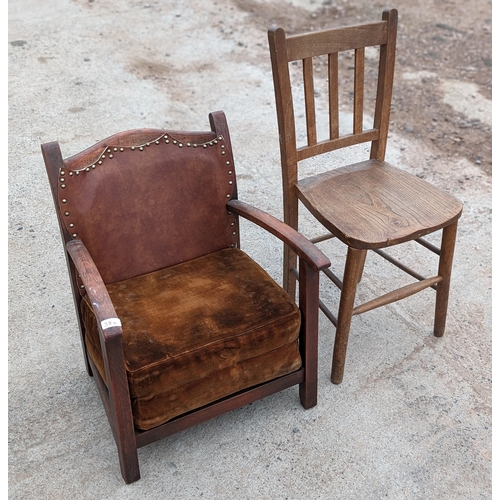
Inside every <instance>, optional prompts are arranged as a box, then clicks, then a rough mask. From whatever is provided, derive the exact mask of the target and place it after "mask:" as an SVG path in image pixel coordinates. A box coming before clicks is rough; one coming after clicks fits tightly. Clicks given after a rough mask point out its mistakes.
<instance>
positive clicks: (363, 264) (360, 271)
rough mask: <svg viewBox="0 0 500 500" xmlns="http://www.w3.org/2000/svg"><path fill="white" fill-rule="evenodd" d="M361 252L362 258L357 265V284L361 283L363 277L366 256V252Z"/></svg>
mask: <svg viewBox="0 0 500 500" xmlns="http://www.w3.org/2000/svg"><path fill="white" fill-rule="evenodd" d="M361 251H362V252H363V256H362V258H361V262H360V264H359V274H358V283H359V282H360V281H361V278H362V277H363V270H364V268H365V261H366V254H367V253H368V250H361Z"/></svg>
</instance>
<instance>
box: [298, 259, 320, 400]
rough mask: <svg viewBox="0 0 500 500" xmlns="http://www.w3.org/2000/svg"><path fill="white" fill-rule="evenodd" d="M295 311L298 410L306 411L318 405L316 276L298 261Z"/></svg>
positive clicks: (317, 300)
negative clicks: (298, 315)
mask: <svg viewBox="0 0 500 500" xmlns="http://www.w3.org/2000/svg"><path fill="white" fill-rule="evenodd" d="M299 308H300V312H301V315H302V322H301V327H300V328H301V331H300V344H299V346H300V354H301V356H302V363H303V365H304V372H305V375H304V381H303V382H302V383H301V384H300V386H299V395H300V402H301V404H302V406H303V407H304V408H306V409H307V408H312V407H313V406H316V404H317V402H318V319H319V318H318V316H319V272H318V271H315V270H314V269H312V268H311V267H310V266H308V265H307V264H306V263H305V262H304V261H303V260H302V259H300V261H299Z"/></svg>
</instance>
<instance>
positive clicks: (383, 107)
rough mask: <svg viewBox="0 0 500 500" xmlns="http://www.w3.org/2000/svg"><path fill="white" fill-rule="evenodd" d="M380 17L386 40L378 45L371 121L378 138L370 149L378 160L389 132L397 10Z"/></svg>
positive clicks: (384, 148) (383, 155) (383, 153)
mask: <svg viewBox="0 0 500 500" xmlns="http://www.w3.org/2000/svg"><path fill="white" fill-rule="evenodd" d="M382 19H383V20H384V21H386V23H387V40H386V43H385V44H383V45H381V46H380V61H379V74H378V86H377V98H376V105H375V116H374V123H373V128H374V129H377V130H378V131H379V138H378V140H375V141H373V142H372V147H371V151H370V158H371V159H373V160H380V161H384V159H385V151H386V146H387V136H388V133H389V118H390V114H391V101H392V86H393V82H394V65H395V61H396V37H397V26H398V12H397V10H396V9H391V10H388V9H387V10H384V12H383V14H382Z"/></svg>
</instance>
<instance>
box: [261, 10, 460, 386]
mask: <svg viewBox="0 0 500 500" xmlns="http://www.w3.org/2000/svg"><path fill="white" fill-rule="evenodd" d="M397 17H398V15H397V11H396V10H394V9H392V10H386V11H384V13H383V16H382V21H380V22H375V23H367V24H361V25H356V26H349V27H341V28H337V29H329V30H323V31H318V32H312V33H305V34H299V35H290V36H287V35H286V34H285V32H284V30H283V29H281V28H276V29H272V30H269V33H268V34H269V45H270V53H271V64H272V71H273V78H274V88H275V97H276V108H277V116H278V128H279V134H280V151H281V168H282V179H283V200H284V220H285V222H286V223H287V224H289V225H290V226H291V227H293V228H295V229H298V227H299V200H300V202H301V203H302V204H303V205H304V206H305V207H306V208H307V209H308V210H309V211H310V212H311V213H312V214H313V215H314V217H315V218H316V219H317V220H318V221H319V222H320V223H321V224H322V225H323V226H324V228H326V229H327V230H328V233H325V234H324V235H321V236H318V237H316V238H312V239H311V241H312V242H314V243H319V242H321V241H326V240H328V239H330V238H334V237H335V238H338V239H339V240H340V241H341V242H343V243H344V244H345V245H347V257H346V262H345V269H344V275H343V278H342V279H340V278H338V277H337V276H336V275H335V274H334V273H333V272H332V271H331V270H330V269H325V271H324V272H325V274H326V275H327V276H328V277H329V278H330V279H331V280H332V282H333V283H335V285H337V287H338V288H340V289H341V294H340V302H339V310H338V315H337V316H335V315H334V314H333V313H332V312H331V311H330V310H329V308H328V307H327V306H326V305H325V304H324V303H323V302H322V301H320V308H321V309H322V311H323V312H324V313H325V314H326V315H327V316H328V318H329V319H330V320H331V321H332V322H333V323H334V325H336V336H335V346H334V352H333V360H332V377H331V378H332V382H334V383H337V384H338V383H340V382H341V381H342V378H343V374H344V366H345V359H346V350H347V342H348V336H349V330H350V326H351V320H352V316H353V315H356V314H360V313H362V312H366V311H369V310H372V309H374V308H376V307H380V306H382V305H386V304H389V303H391V302H394V301H396V300H400V299H403V298H405V297H408V296H410V295H413V294H415V293H417V292H420V291H422V290H423V289H426V288H429V287H432V288H434V289H436V291H437V294H436V308H435V319H434V334H435V335H436V336H438V337H440V336H442V335H443V333H444V330H445V323H446V314H447V306H448V295H449V287H450V277H451V268H452V260H453V253H454V247H455V239H456V232H457V221H458V219H459V218H460V216H461V213H462V204H461V203H460V202H459V201H458V200H457V199H456V198H455V197H453V196H452V195H450V194H448V193H446V192H444V191H443V190H441V189H438V188H436V187H435V186H433V185H431V184H430V183H428V182H426V181H424V180H423V179H420V178H418V177H416V176H414V175H412V174H410V173H408V172H406V171H404V170H402V169H400V168H397V167H395V166H392V165H390V164H389V163H387V162H386V161H385V152H386V144H387V137H388V128H389V115H390V108H391V97H392V86H393V76H394V63H395V52H396V29H397ZM373 47H377V48H378V49H379V65H378V83H377V91H376V99H374V108H373V127H371V128H366V127H365V123H364V117H365V108H366V107H367V103H366V99H365V49H367V48H373ZM346 51H348V52H349V53H351V54H353V56H354V57H353V61H354V65H353V68H352V69H353V112H352V131H351V133H347V134H344V135H342V134H341V132H340V131H341V127H340V124H339V116H340V113H339V100H340V98H339V95H340V93H339V82H340V80H341V79H340V78H339V53H343V52H346ZM321 57H324V58H325V62H326V65H327V75H328V83H327V92H328V109H327V111H326V112H327V114H328V117H329V120H328V122H329V127H328V137H327V138H326V139H323V140H318V132H317V117H316V113H317V103H316V99H315V78H314V75H315V69H314V68H315V67H316V66H317V65H319V64H320V63H321ZM297 61H300V62H301V63H302V81H301V82H300V83H301V85H303V94H302V95H303V101H304V106H305V130H306V135H307V144H306V145H299V141H298V137H297V130H298V125H297V123H296V111H295V106H296V105H297V102H298V99H297V95H299V94H300V92H296V91H295V90H294V89H295V87H296V85H295V86H294V85H293V84H294V83H296V82H295V80H294V79H292V77H291V71H290V65H291V64H297ZM294 99H295V101H294ZM364 142H371V150H370V157H369V159H367V160H364V161H360V162H358V163H354V164H349V165H345V166H341V167H338V168H334V169H332V167H331V166H329V164H328V161H327V160H325V161H324V162H323V164H322V167H323V171H322V172H320V173H318V174H314V175H312V176H305V177H304V176H300V175H299V172H300V166H301V164H302V163H303V162H304V161H305V160H307V159H309V158H314V157H320V156H321V155H324V154H325V153H329V152H332V151H335V150H338V149H341V148H346V147H350V146H354V145H357V144H361V143H364ZM439 230H442V240H441V241H442V243H441V247H440V248H438V247H436V246H435V245H432V244H431V243H429V242H428V241H426V240H423V239H422V236H425V235H428V234H431V233H434V232H436V231H439ZM408 241H416V242H417V243H420V244H421V245H423V246H424V247H425V248H427V249H429V250H430V251H432V252H433V253H435V254H437V255H438V256H439V264H438V266H437V267H438V270H437V274H436V275H435V276H430V277H425V276H423V275H421V274H420V273H418V272H416V271H414V270H412V269H410V268H409V267H408V266H407V265H405V264H403V263H402V262H399V261H397V260H396V259H394V258H393V257H391V256H390V255H389V254H388V253H386V252H385V251H383V250H382V249H384V248H386V247H391V246H394V245H398V244H401V243H405V242H408ZM368 250H373V251H374V252H376V253H377V254H379V255H380V256H382V257H383V258H385V259H386V260H388V261H389V262H391V263H392V264H395V265H396V266H397V267H399V268H400V269H402V270H403V271H405V272H406V273H408V274H410V275H411V276H412V277H414V278H416V279H417V281H416V282H414V283H410V284H407V285H405V286H403V287H401V288H399V289H397V290H392V291H388V292H387V293H386V294H384V295H383V296H381V297H376V298H374V299H373V300H370V301H368V302H366V303H364V304H359V305H357V306H355V296H356V289H357V285H358V281H359V280H360V279H361V276H362V272H363V267H364V264H365V259H366V254H367V251H368ZM295 280H296V255H295V254H294V252H293V250H290V249H289V248H285V251H284V274H283V286H284V287H285V288H286V289H287V290H288V292H289V293H290V295H291V296H294V295H295Z"/></svg>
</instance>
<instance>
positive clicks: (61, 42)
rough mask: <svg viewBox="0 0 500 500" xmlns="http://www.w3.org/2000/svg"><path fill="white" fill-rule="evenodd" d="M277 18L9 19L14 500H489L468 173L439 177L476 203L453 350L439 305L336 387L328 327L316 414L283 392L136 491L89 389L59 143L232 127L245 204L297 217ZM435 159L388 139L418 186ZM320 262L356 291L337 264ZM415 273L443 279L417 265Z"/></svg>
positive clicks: (461, 266) (152, 456)
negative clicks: (56, 194) (61, 226)
mask: <svg viewBox="0 0 500 500" xmlns="http://www.w3.org/2000/svg"><path fill="white" fill-rule="evenodd" d="M266 3H269V2H265V1H264V0H260V1H257V0H255V1H253V2H238V1H231V0H193V1H191V2H181V1H176V0H170V1H164V2H160V1H151V2H149V3H147V2H143V1H140V0H124V1H123V0H109V1H107V2H101V1H99V0H94V1H92V0H74V1H70V0H53V1H51V2H41V1H37V0H13V1H11V2H9V497H10V498H12V499H36V500H38V499H51V500H54V499H75V500H76V499H121V500H122V499H138V498H140V499H164V498H172V499H191V498H198V497H203V498H210V499H247V498H259V499H260V498H262V499H286V498H288V499H299V498H305V499H340V498H342V499H370V500H372V499H373V500H378V499H381V498H389V499H393V500H396V499H397V500H399V499H412V500H413V499H467V500H469V499H482V498H489V497H491V333H492V332H491V329H492V321H491V178H490V177H489V176H488V175H485V174H484V173H483V171H482V170H481V168H480V166H478V165H476V164H472V163H470V162H468V161H467V160H465V159H462V158H455V159H454V160H453V162H450V161H446V160H445V159H442V160H439V161H436V162H435V163H434V164H432V168H428V169H426V171H425V176H426V178H428V179H429V180H430V181H432V182H434V183H435V184H437V185H441V186H442V187H443V188H445V189H448V190H450V191H451V192H453V193H454V194H455V195H456V196H458V197H459V198H460V199H461V200H462V201H463V202H464V214H463V217H462V220H461V224H460V230H459V238H458V243H457V250H456V260H455V265H454V270H455V273H454V278H453V284H452V292H451V301H450V308H449V320H448V328H447V332H446V335H445V337H443V338H441V339H436V338H434V337H433V336H432V309H433V292H431V291H428V292H424V293H423V294H420V295H419V296H417V297H412V298H409V299H407V300H406V301H404V302H401V303H398V304H396V305H391V306H388V307H386V308H383V309H378V310H376V311H372V312H370V313H367V314H365V315H363V316H359V317H356V318H355V320H354V321H353V326H352V334H351V340H350V345H349V351H348V362H347V367H346V377H345V381H344V383H343V384H342V385H340V386H333V385H332V384H331V383H330V382H329V372H330V360H331V352H332V345H333V337H334V330H333V327H332V326H331V325H330V324H329V323H328V322H327V321H326V320H325V318H324V317H323V316H322V315H321V316H320V328H321V330H320V359H319V399H318V405H317V406H316V407H315V408H313V409H310V410H307V411H306V410H303V408H302V407H301V406H300V404H299V399H298V392H297V390H296V389H295V388H292V389H290V390H287V391H284V392H282V393H280V394H277V395H274V396H271V397H269V398H267V399H265V400H263V401H261V402H258V403H254V404H252V405H250V406H248V407H246V408H243V409H240V410H238V411H234V412H232V413H230V414H227V415H225V416H222V417H220V418H217V419H215V420H212V421H210V422H207V423H205V424H203V425H200V426H198V427H196V428H192V429H189V430H187V431H184V432H182V433H180V434H178V435H175V436H172V437H170V438H168V439H165V440H163V441H160V442H158V443H155V444H152V445H150V446H147V447H145V448H142V449H140V451H139V460H140V464H141V472H142V478H141V480H140V481H139V482H137V483H134V484H132V485H130V486H126V485H125V484H124V483H123V481H122V478H121V475H120V472H119V466H118V459H117V454H116V449H115V444H114V441H113V438H112V435H111V432H110V429H109V426H108V424H107V421H106V417H105V414H104V410H103V409H102V405H101V403H100V400H99V397H98V394H97V390H96V388H95V386H94V382H93V380H92V379H91V378H90V377H88V376H87V374H86V372H85V370H84V365H83V360H82V355H81V354H82V353H81V348H80V345H79V335H78V331H77V326H76V321H75V314H74V310H73V303H72V299H71V296H70V289H69V282H68V279H67V276H66V268H65V262H64V255H63V252H62V245H61V242H60V238H59V234H58V228H57V225H56V218H55V214H54V210H53V206H52V200H51V195H50V191H49V186H48V183H47V179H46V175H45V171H44V166H43V162H42V157H41V154H40V144H41V143H43V142H48V141H52V140H58V141H59V142H60V143H61V147H62V150H63V154H64V155H65V156H69V155H71V154H73V153H76V152H77V151H80V150H81V149H84V148H85V147H87V146H89V145H91V144H92V143H93V142H94V141H96V140H99V139H102V138H105V137H107V136H109V135H112V134H113V133H115V132H118V131H121V130H126V129H130V128H139V127H155V128H156V127H157V128H161V127H165V128H169V127H170V128H174V129H204V128H206V127H208V121H207V115H208V113H209V112H210V111H215V110H218V109H223V110H224V111H225V112H226V115H227V118H228V122H229V126H230V129H231V131H232V140H233V146H234V150H235V159H236V171H237V174H238V185H239V194H240V198H241V199H243V200H245V201H248V202H251V203H253V204H255V205H256V206H259V207H260V208H263V209H265V210H267V211H269V212H271V213H273V214H274V215H276V216H278V217H281V194H280V171H279V151H278V138H277V132H276V119H275V109H274V102H273V99H274V97H273V89H272V78H271V73H270V66H269V59H268V53H267V37H266V33H265V31H262V30H259V29H257V27H256V26H254V25H252V24H251V23H250V22H249V18H248V12H249V9H248V8H247V9H243V8H241V7H242V6H243V5H244V4H245V5H246V6H247V7H248V5H249V4H253V5H254V7H255V6H256V7H257V8H258V7H259V5H261V6H264V5H265V4H266ZM274 3H275V4H279V3H282V4H283V7H284V8H292V7H290V6H289V4H287V3H285V2H284V1H282V0H277V1H276V2H274ZM293 3H294V4H295V6H298V7H297V8H304V9H306V8H311V7H314V5H313V4H314V3H313V2H305V1H298V0H297V1H295V2H293ZM394 3H395V4H396V6H397V7H398V5H397V4H405V2H402V1H401V2H394ZM402 7H404V5H402ZM379 10H380V9H379V7H376V8H375V7H374V19H378V18H379V15H380V12H379ZM303 12H304V15H307V12H308V11H307V10H304V11H303ZM400 12H401V7H400ZM270 21H271V20H270ZM269 24H271V23H269ZM445 98H447V99H450V96H443V99H445ZM458 101H460V102H459V103H457V106H458V104H461V105H462V109H461V110H460V111H461V112H462V113H467V109H465V110H464V109H463V105H464V103H466V102H467V101H466V100H465V99H462V98H460V97H459V98H458ZM476 102H477V101H476ZM481 105H482V106H483V107H484V106H485V105H486V106H487V107H488V106H490V105H491V103H488V102H486V103H484V101H482V104H481ZM451 106H452V107H453V102H451ZM450 110H452V108H450ZM473 111H474V109H471V112H473ZM452 112H453V110H452ZM457 113H458V111H457ZM483 115H484V113H483ZM483 115H480V119H487V117H486V118H484V116H483ZM490 119H491V118H490ZM426 148H427V145H426V144H424V143H421V142H412V141H409V140H408V139H403V138H401V137H397V136H396V135H392V136H391V138H390V150H389V153H388V159H389V160H391V161H400V162H401V163H402V166H403V168H405V169H407V170H409V171H411V172H414V173H417V174H421V172H422V169H421V165H420V164H415V163H412V161H411V157H412V155H411V153H412V152H416V153H418V155H419V156H418V157H419V158H425V157H427V155H429V157H430V156H432V154H431V153H429V154H428V153H427V149H426ZM361 152H362V151H355V152H354V153H351V155H352V157H354V158H355V157H356V155H357V154H359V153H361ZM350 159H351V157H350V156H349V157H346V156H345V155H340V156H339V155H337V156H336V157H335V159H334V161H336V162H338V163H339V164H340V163H342V162H343V161H347V160H350ZM310 168H311V169H314V168H315V165H314V164H313V165H312V166H311V167H310ZM463 176H466V178H467V183H465V184H464V183H463V182H458V179H459V178H463ZM310 222H311V221H310V220H309V219H306V226H305V229H304V231H305V232H306V233H313V232H314V230H313V229H312V225H311V223H310ZM242 231H243V232H245V233H246V236H245V237H244V238H243V247H244V249H245V250H247V251H248V253H250V254H251V255H252V256H254V257H255V258H256V259H257V260H258V261H259V262H260V263H261V264H262V265H263V266H264V267H265V268H266V269H267V270H268V271H269V272H270V273H271V275H273V276H274V277H276V278H277V279H279V277H280V267H281V247H280V245H279V244H278V243H277V242H275V241H273V239H272V238H271V237H269V236H267V235H265V234H263V233H261V232H259V231H258V230H256V229H254V228H252V227H251V226H250V225H248V224H244V225H243V227H242ZM323 249H324V250H325V252H326V251H328V252H329V253H330V254H332V255H333V258H332V260H333V262H334V267H335V268H336V270H337V271H338V272H341V268H340V267H339V266H340V259H341V257H342V255H343V254H342V252H341V249H340V248H337V247H336V246H335V245H334V244H331V245H328V246H324V247H323ZM404 253H405V254H406V255H405V256H406V257H409V259H410V261H412V262H414V263H415V264H416V265H421V266H423V267H424V269H425V268H426V267H428V268H429V272H432V269H433V267H432V266H433V265H434V264H432V266H431V263H430V262H427V260H426V258H425V257H423V256H421V253H420V251H419V250H418V249H417V250H416V249H414V247H411V248H408V249H405V250H404ZM367 265H368V266H369V267H368V270H367V273H366V275H365V278H364V279H363V281H362V287H361V288H362V290H360V292H359V296H360V299H363V298H364V297H368V296H370V295H371V294H373V293H376V292H379V291H380V290H381V289H382V288H383V287H384V286H386V285H391V284H392V283H393V282H395V281H397V278H396V276H397V273H396V274H393V271H390V270H388V269H387V268H386V266H385V264H383V263H381V262H380V261H378V260H377V258H376V257H370V259H369V261H368V263H367ZM429 266H430V267H429ZM329 291H330V290H329V289H328V287H327V285H326V284H325V285H324V287H323V292H322V293H323V294H324V295H325V297H327V296H328V293H329ZM331 295H332V298H331V301H332V303H334V302H335V300H336V298H337V296H336V292H334V291H332V294H331ZM325 300H330V299H328V298H326V299H325Z"/></svg>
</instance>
